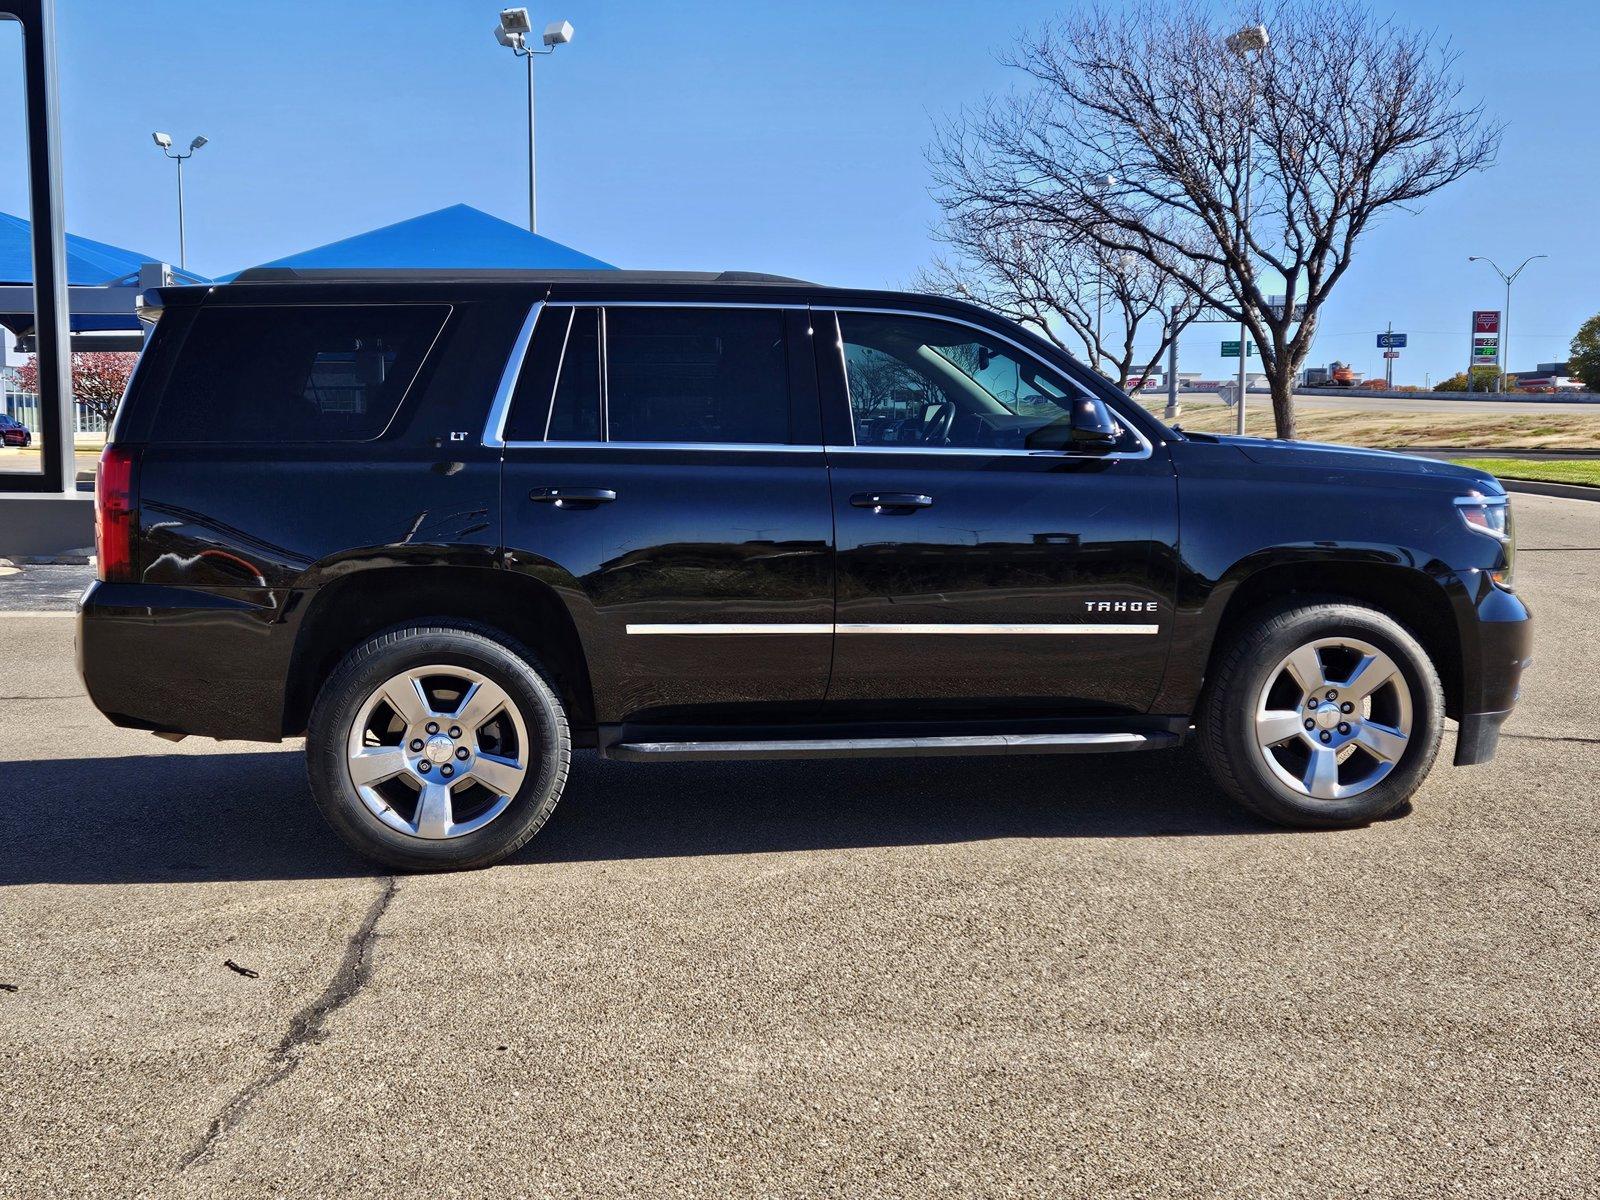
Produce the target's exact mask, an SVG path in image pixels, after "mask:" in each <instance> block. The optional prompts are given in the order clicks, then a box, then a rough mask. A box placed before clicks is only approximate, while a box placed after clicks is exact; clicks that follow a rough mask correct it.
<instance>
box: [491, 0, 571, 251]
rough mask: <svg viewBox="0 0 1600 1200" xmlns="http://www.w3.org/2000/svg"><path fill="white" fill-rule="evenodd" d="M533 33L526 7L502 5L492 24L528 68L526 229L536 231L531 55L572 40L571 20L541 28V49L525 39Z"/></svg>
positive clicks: (496, 34) (502, 41) (548, 51)
mask: <svg viewBox="0 0 1600 1200" xmlns="http://www.w3.org/2000/svg"><path fill="white" fill-rule="evenodd" d="M532 33H533V22H532V20H531V19H530V18H529V17H528V10H527V9H525V8H505V9H501V10H500V24H498V25H496V26H495V30H494V40H495V41H497V42H499V43H500V44H501V45H502V46H505V47H507V48H508V49H509V50H510V51H511V52H512V53H513V54H515V55H516V56H517V57H518V58H521V59H525V60H527V67H528V230H529V232H530V233H537V232H538V229H539V192H538V175H537V172H536V168H535V163H536V161H537V160H536V155H535V152H534V133H533V131H534V121H533V56H534V55H535V54H551V53H554V51H555V48H556V47H557V46H565V45H566V44H567V43H568V42H570V41H571V40H572V22H570V21H551V22H550V24H548V25H546V26H545V27H544V33H543V35H542V36H541V37H540V41H541V42H542V43H543V46H544V48H543V49H542V50H541V49H539V48H538V47H536V46H532V45H530V44H529V42H528V38H529V36H530V35H531V34H532Z"/></svg>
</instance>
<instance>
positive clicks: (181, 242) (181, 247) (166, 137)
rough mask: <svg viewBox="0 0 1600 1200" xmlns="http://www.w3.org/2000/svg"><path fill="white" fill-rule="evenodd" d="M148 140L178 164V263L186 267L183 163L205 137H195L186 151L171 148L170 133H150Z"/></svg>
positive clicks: (186, 244)
mask: <svg viewBox="0 0 1600 1200" xmlns="http://www.w3.org/2000/svg"><path fill="white" fill-rule="evenodd" d="M150 140H151V141H153V142H155V144H156V145H158V146H160V147H161V153H163V154H165V155H166V156H167V157H168V158H170V159H171V160H172V161H173V162H175V163H177V164H178V265H179V266H180V267H187V266H188V265H189V247H188V239H187V236H186V234H185V231H184V228H183V164H184V160H185V159H190V158H193V157H194V152H195V151H196V150H198V149H200V147H201V146H204V145H205V144H206V140H207V139H205V138H203V137H197V138H195V139H194V141H192V142H190V143H189V150H188V152H187V153H184V152H181V151H178V150H174V149H173V148H172V135H171V134H170V133H152V134H151V135H150Z"/></svg>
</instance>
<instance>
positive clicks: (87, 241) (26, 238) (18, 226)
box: [0, 212, 211, 287]
mask: <svg viewBox="0 0 1600 1200" xmlns="http://www.w3.org/2000/svg"><path fill="white" fill-rule="evenodd" d="M31 237H32V230H31V228H30V227H29V224H28V222H27V221H24V220H23V219H22V218H21V217H14V216H12V215H11V214H10V213H4V212H0V284H7V283H9V284H31V283H32V282H33V243H32V241H31V240H30V239H31ZM160 261H161V259H160V258H159V257H158V256H156V255H152V254H140V253H139V252H138V251H137V250H125V249H123V248H122V247H121V246H112V245H109V244H107V243H106V242H97V241H94V240H93V239H91V238H86V237H79V236H78V235H77V234H75V233H69V234H67V283H68V284H69V285H70V286H73V287H100V286H103V285H106V284H117V283H122V284H128V285H129V286H132V283H133V282H137V280H138V277H139V267H140V265H141V264H143V263H147V262H160ZM172 275H173V278H174V279H176V280H178V281H179V282H181V283H209V282H211V281H210V280H209V279H206V278H205V277H204V276H203V275H196V274H195V273H194V272H192V271H180V270H178V269H177V268H173V272H172ZM130 281H131V282H130Z"/></svg>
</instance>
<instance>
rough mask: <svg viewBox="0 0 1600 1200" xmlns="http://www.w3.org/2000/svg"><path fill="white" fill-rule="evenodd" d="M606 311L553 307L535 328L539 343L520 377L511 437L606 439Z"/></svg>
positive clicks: (525, 439) (532, 347)
mask: <svg viewBox="0 0 1600 1200" xmlns="http://www.w3.org/2000/svg"><path fill="white" fill-rule="evenodd" d="M599 330H600V310H599V309H595V308H577V309H573V308H564V307H562V306H560V305H552V306H548V307H546V308H545V309H544V311H543V312H541V313H540V314H539V320H538V322H537V323H536V324H535V325H534V327H533V344H532V345H530V346H529V347H528V355H527V357H526V358H525V359H523V362H522V371H521V373H520V374H519V375H518V376H517V390H516V392H515V393H514V394H513V395H512V399H511V412H510V414H509V415H508V416H507V418H506V428H505V438H506V440H507V441H508V442H542V441H544V440H545V436H546V430H547V429H548V430H549V438H550V440H551V441H553V442H574V441H584V442H588V441H598V440H599V438H600V332H599Z"/></svg>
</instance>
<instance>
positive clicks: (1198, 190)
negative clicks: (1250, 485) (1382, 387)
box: [931, 0, 1500, 438]
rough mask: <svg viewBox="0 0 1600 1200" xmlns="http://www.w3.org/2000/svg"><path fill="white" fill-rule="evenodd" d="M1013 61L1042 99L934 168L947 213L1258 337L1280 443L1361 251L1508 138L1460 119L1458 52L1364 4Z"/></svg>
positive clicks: (1078, 28)
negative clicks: (989, 223) (1171, 295)
mask: <svg viewBox="0 0 1600 1200" xmlns="http://www.w3.org/2000/svg"><path fill="white" fill-rule="evenodd" d="M1255 23H1263V24H1265V25H1266V26H1267V27H1268V30H1269V32H1270V35H1271V45H1270V46H1269V47H1268V48H1267V49H1266V50H1264V51H1261V52H1259V53H1253V54H1248V55H1246V54H1236V53H1233V52H1232V51H1230V50H1229V49H1228V48H1227V38H1226V35H1227V34H1228V33H1229V32H1230V31H1232V30H1234V29H1237V28H1238V27H1239V26H1240V25H1243V24H1255ZM1006 61H1007V62H1008V63H1009V65H1011V66H1013V67H1016V68H1017V69H1019V70H1020V71H1022V72H1023V73H1024V74H1025V75H1026V76H1027V77H1028V80H1029V86H1028V87H1027V88H1025V89H1024V90H1023V91H1020V92H1018V93H1016V94H1014V95H1010V96H1007V97H1004V98H1001V99H995V100H991V101H990V102H989V103H988V104H986V105H985V106H983V107H982V108H980V109H979V110H977V111H974V112H969V113H965V114H963V115H962V116H961V117H960V118H958V119H957V120H956V121H954V122H953V123H952V124H951V125H949V126H947V127H946V128H945V129H944V130H942V131H941V133H940V135H939V137H938V139H937V141H936V142H935V145H934V147H933V150H932V153H931V158H932V160H933V162H934V167H935V178H936V181H937V184H938V187H939V190H940V195H941V198H942V200H943V202H944V204H945V208H946V212H947V214H948V215H949V216H950V217H951V218H952V219H956V220H960V219H965V218H967V217H968V216H970V215H972V214H984V213H987V212H992V211H994V210H1000V211H1004V212H1006V213H1009V214H1012V219H1016V220H1021V219H1026V220H1028V221H1032V222H1037V223H1038V224H1040V225H1042V226H1045V227H1048V228H1050V229H1052V230H1053V231H1054V232H1055V233H1057V234H1058V235H1059V236H1061V237H1064V238H1070V239H1086V240H1089V241H1092V242H1093V243H1094V244H1095V245H1097V246H1098V247H1100V248H1101V250H1102V251H1103V252H1105V253H1108V254H1117V253H1131V254H1134V255H1137V256H1139V257H1140V258H1141V259H1144V260H1145V261H1147V262H1150V263H1153V264H1158V265H1159V266H1160V267H1161V269H1162V270H1164V271H1166V272H1168V273H1170V275H1171V276H1172V277H1173V278H1174V279H1176V280H1177V281H1178V282H1179V283H1181V284H1182V285H1183V286H1184V287H1185V288H1187V289H1188V290H1189V291H1191V292H1193V293H1194V294H1195V295H1196V296H1197V297H1199V298H1200V299H1202V300H1203V301H1204V303H1205V305H1206V306H1207V307H1208V308H1210V309H1212V310H1214V311H1215V312H1216V313H1218V314H1220V315H1221V316H1222V317H1224V318H1226V319H1228V320H1230V321H1240V322H1242V323H1243V324H1244V325H1245V326H1246V328H1247V329H1248V330H1249V332H1250V334H1251V335H1252V337H1253V339H1254V341H1255V343H1256V345H1257V346H1258V347H1259V348H1260V351H1261V364H1262V368H1263V370H1264V371H1265V373H1266V375H1267V378H1268V380H1269V381H1270V383H1271V387H1272V405H1273V411H1274V415H1275V417H1276V423H1277V431H1278V436H1279V437H1285V438H1292V437H1294V435H1295V420H1294V406H1293V385H1294V377H1295V374H1296V373H1297V372H1298V371H1299V370H1300V367H1301V366H1302V365H1303V363H1304V362H1305V358H1306V355H1307V353H1308V352H1309V351H1310V348H1311V342H1312V338H1313V336H1314V335H1315V333H1316V327H1317V318H1318V314H1319V313H1320V312H1321V309H1322V306H1323V305H1324V304H1325V303H1326V302H1327V299H1328V296H1329V294H1330V293H1331V291H1332V289H1333V287H1334V285H1335V284H1336V283H1338V281H1339V279H1340V278H1341V277H1342V276H1343V275H1344V273H1345V271H1346V270H1348V269H1349V266H1350V263H1351V260H1352V256H1353V253H1354V250H1355V247H1356V244H1357V242H1358V241H1359V239H1360V237H1361V235H1362V234H1363V233H1365V232H1366V231H1367V230H1368V229H1369V228H1370V227H1371V226H1372V224H1373V222H1374V221H1375V220H1377V219H1379V218H1381V217H1382V216H1383V215H1385V214H1386V213H1388V212H1389V211H1390V210H1394V209H1399V210H1401V211H1406V212H1409V211H1413V210H1412V209H1411V208H1410V206H1411V205H1413V204H1414V203H1415V202H1417V201H1419V200H1422V199H1424V198H1425V197H1427V196H1430V195H1432V194H1433V193H1434V192H1436V191H1438V190H1439V189H1440V188H1442V187H1445V186H1447V185H1448V184H1451V183H1453V182H1455V181H1456V180H1458V179H1461V178H1462V177H1463V176H1466V175H1468V174H1470V173H1472V172H1474V171H1478V170H1481V169H1484V168H1485V167H1488V166H1490V165H1491V164H1492V163H1493V161H1494V156H1495V154H1496V151H1497V150H1498V147H1499V140H1500V130H1499V127H1498V126H1496V125H1494V124H1492V123H1490V122H1487V121H1486V120H1485V119H1484V116H1483V113H1482V110H1481V108H1479V107H1475V106H1472V105H1468V104H1465V103H1463V101H1462V99H1461V84H1460V81H1459V79H1458V77H1457V76H1456V73H1455V65H1456V57H1455V55H1454V54H1453V53H1452V52H1451V51H1450V49H1449V47H1448V45H1446V44H1442V43H1440V42H1438V41H1437V40H1436V39H1435V38H1434V37H1433V36H1431V35H1429V34H1425V33H1420V32H1417V31H1414V30H1409V29H1406V28H1403V27H1401V26H1398V25H1396V24H1395V23H1394V22H1393V21H1391V20H1386V19H1383V18H1380V17H1377V16H1375V15H1374V14H1373V12H1372V10H1371V9H1369V8H1367V7H1366V6H1365V5H1364V4H1362V3H1359V0H1333V2H1332V3H1326V4H1315V5H1313V4H1310V3H1307V2H1305V0H1282V2H1279V3H1273V4H1268V5H1265V6H1262V7H1254V8H1248V9H1244V8H1241V9H1238V10H1236V11H1235V12H1234V13H1233V14H1232V16H1231V18H1230V17H1226V16H1224V17H1218V16H1217V15H1216V14H1215V13H1214V12H1213V11H1211V10H1209V9H1205V8H1201V7H1200V6H1198V5H1196V4H1194V3H1178V4H1168V3H1163V4H1156V3H1150V2H1148V0H1146V2H1145V3H1143V4H1141V5H1139V6H1137V7H1134V8H1131V9H1128V10H1125V11H1124V10H1117V11H1112V10H1108V9H1101V8H1093V9H1088V10H1085V11H1083V12H1081V13H1078V14H1076V15H1073V16H1069V17H1066V18H1064V19H1062V20H1060V21H1058V22H1055V23H1053V24H1051V25H1048V26H1046V27H1044V28H1042V29H1040V30H1039V31H1037V32H1035V33H1033V34H1030V35H1029V36H1027V37H1026V38H1024V39H1023V40H1022V41H1021V42H1020V43H1019V45H1018V46H1017V47H1016V48H1015V50H1014V51H1013V52H1012V54H1011V56H1010V57H1009V58H1008V59H1007V60H1006ZM1108 176H1110V177H1114V180H1115V182H1114V183H1113V184H1111V185H1110V186H1107V185H1106V182H1105V181H1106V178H1107V177H1108ZM1247 197H1249V202H1248V205H1249V206H1248V209H1247V199H1246V198H1247ZM1246 230H1248V233H1246V232H1245V231H1246ZM1274 295H1282V296H1287V297H1289V298H1290V302H1289V303H1286V304H1274V303H1272V301H1271V298H1272V297H1273V296H1274ZM1295 300H1298V301H1299V302H1300V305H1301V306H1302V307H1299V308H1298V309H1297V306H1296V304H1295V303H1294V301H1295Z"/></svg>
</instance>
